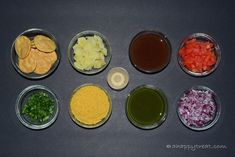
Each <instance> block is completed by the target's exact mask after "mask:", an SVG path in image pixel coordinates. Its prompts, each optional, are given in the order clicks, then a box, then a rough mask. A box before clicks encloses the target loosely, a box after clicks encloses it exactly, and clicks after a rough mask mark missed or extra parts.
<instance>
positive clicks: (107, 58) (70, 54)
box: [68, 30, 112, 75]
mask: <svg viewBox="0 0 235 157" xmlns="http://www.w3.org/2000/svg"><path fill="white" fill-rule="evenodd" d="M94 35H97V36H99V37H101V39H102V40H103V42H104V46H105V48H106V49H107V56H105V62H106V64H105V65H104V66H103V67H101V68H99V69H95V68H92V69H91V70H80V69H78V68H77V67H76V66H75V65H74V62H75V60H74V50H73V46H74V45H75V44H76V43H77V39H78V38H80V37H89V36H94ZM111 58H112V54H111V47H110V44H109V42H108V40H107V38H106V37H105V36H104V35H103V34H101V33H99V32H97V31H92V30H87V31H83V32H80V33H78V34H77V35H75V36H74V37H73V38H72V40H71V41H70V43H69V47H68V59H69V62H70V64H71V65H72V67H73V68H74V69H75V70H77V71H78V72H80V73H83V74H87V75H93V74H97V73H99V72H101V71H103V70H104V69H105V68H106V67H107V66H108V64H109V63H110V60H111Z"/></svg>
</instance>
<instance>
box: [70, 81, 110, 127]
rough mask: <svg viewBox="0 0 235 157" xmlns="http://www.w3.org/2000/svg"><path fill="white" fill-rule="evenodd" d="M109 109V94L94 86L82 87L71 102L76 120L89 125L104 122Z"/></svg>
mask: <svg viewBox="0 0 235 157" xmlns="http://www.w3.org/2000/svg"><path fill="white" fill-rule="evenodd" d="M109 108H110V102H109V98H108V96H107V94H106V93H105V92H104V91H103V90H102V89H101V88H99V87H97V86H94V85H87V86H84V87H81V88H80V89H79V90H77V91H76V92H75V93H74V94H73V96H72V98H71V101H70V109H71V112H72V114H73V116H74V117H75V119H77V120H78V121H79V122H81V123H84V124H87V125H92V124H97V123H99V122H100V121H102V120H103V119H104V118H105V117H106V116H107V114H108V112H109Z"/></svg>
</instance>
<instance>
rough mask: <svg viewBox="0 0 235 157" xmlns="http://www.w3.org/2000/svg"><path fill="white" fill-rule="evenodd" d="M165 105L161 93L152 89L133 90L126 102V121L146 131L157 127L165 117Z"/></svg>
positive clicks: (144, 87)
mask: <svg viewBox="0 0 235 157" xmlns="http://www.w3.org/2000/svg"><path fill="white" fill-rule="evenodd" d="M166 109H167V104H166V100H165V98H164V96H163V95H162V93H161V92H159V91H158V90H156V89H153V88H152V87H148V86H140V87H137V88H136V89H134V90H133V91H132V92H131V93H130V95H129V97H128V100H127V106H126V110H127V116H128V119H129V120H130V121H131V122H132V123H133V124H134V125H135V126H137V127H140V128H144V129H148V128H153V127H156V126H158V125H159V124H160V123H161V122H162V121H164V120H165V117H166Z"/></svg>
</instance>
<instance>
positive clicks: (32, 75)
mask: <svg viewBox="0 0 235 157" xmlns="http://www.w3.org/2000/svg"><path fill="white" fill-rule="evenodd" d="M21 35H24V36H27V37H28V38H30V39H32V38H33V37H34V36H36V35H44V36H46V37H49V38H50V39H52V40H53V41H54V42H55V43H56V50H55V51H56V53H57V60H56V62H55V63H54V64H53V66H52V67H51V69H50V70H49V71H48V72H47V73H45V74H42V75H39V74H35V73H29V74H26V73H24V72H22V71H21V70H20V69H19V66H18V56H17V54H16V51H15V41H14V42H13V44H12V47H11V63H12V65H13V67H14V68H15V69H16V71H17V72H18V73H19V74H20V75H22V76H24V77H26V78H28V79H41V78H44V77H47V76H48V75H50V74H51V73H52V72H54V71H55V69H56V68H57V66H58V64H59V62H60V51H59V44H58V43H57V41H56V38H55V37H54V36H53V35H52V34H51V33H49V32H48V31H46V30H43V29H39V28H32V29H28V30H26V31H24V32H23V33H21V34H19V35H18V36H17V38H18V37H20V36H21ZM17 38H16V39H17Z"/></svg>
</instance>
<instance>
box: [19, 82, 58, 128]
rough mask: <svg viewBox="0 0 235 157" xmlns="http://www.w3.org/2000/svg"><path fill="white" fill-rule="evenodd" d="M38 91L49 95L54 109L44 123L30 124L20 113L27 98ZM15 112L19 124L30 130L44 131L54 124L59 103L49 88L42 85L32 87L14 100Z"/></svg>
mask: <svg viewBox="0 0 235 157" xmlns="http://www.w3.org/2000/svg"><path fill="white" fill-rule="evenodd" d="M39 91H43V92H45V93H47V94H49V96H50V97H51V98H52V99H54V100H55V108H54V112H53V115H52V116H51V117H50V118H49V120H48V121H47V122H45V123H35V122H31V121H30V119H29V118H28V117H27V116H25V115H22V113H21V110H22V107H23V106H24V105H25V103H26V101H27V100H28V98H29V97H30V96H31V95H32V94H34V93H35V92H39ZM15 111H16V115H17V117H18V119H19V120H20V122H21V123H22V124H23V125H24V126H26V127H27V128H30V129H33V130H40V129H45V128H47V127H49V126H50V125H52V124H53V123H54V122H55V120H56V118H57V116H58V113H59V102H58V99H57V97H56V95H55V94H54V93H53V92H52V91H51V90H50V89H49V88H47V87H45V86H42V85H32V86H29V87H27V88H25V89H24V90H23V91H22V92H21V93H20V94H19V96H18V98H17V100H16V105H15Z"/></svg>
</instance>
